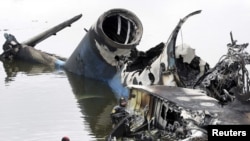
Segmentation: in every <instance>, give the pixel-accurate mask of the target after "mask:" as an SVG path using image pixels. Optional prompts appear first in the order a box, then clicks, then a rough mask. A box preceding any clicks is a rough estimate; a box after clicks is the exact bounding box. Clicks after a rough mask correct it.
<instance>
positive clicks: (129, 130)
mask: <svg viewBox="0 0 250 141" xmlns="http://www.w3.org/2000/svg"><path fill="white" fill-rule="evenodd" d="M194 13H195V12H194ZM194 13H191V14H190V15H194ZM196 14H197V13H196ZM190 15H189V16H190ZM189 16H186V17H185V18H184V19H185V20H186V19H187V17H189ZM185 20H183V19H182V20H180V22H179V23H178V25H177V26H176V28H175V29H174V31H173V33H172V34H171V36H170V38H169V40H168V42H167V43H160V44H159V45H157V46H156V47H154V48H151V49H150V50H148V51H147V52H140V51H138V50H136V49H134V50H132V51H131V55H130V57H128V58H126V59H124V60H125V63H124V64H125V67H124V68H123V70H122V82H123V84H125V85H127V86H128V88H129V89H130V96H129V98H128V101H129V102H128V107H127V111H126V114H124V118H123V119H122V120H120V122H119V123H118V124H116V126H115V127H114V129H113V130H112V132H111V133H110V134H109V136H108V137H107V140H117V139H121V138H122V139H125V140H126V139H127V140H157V139H161V140H164V139H166V140H185V141H189V140H207V130H206V129H207V126H208V125H216V124H222V125H223V124H250V119H249V117H248V116H247V115H248V114H249V112H250V108H249V106H250V105H249V104H250V103H249V98H250V92H249V85H250V80H249V74H248V69H247V68H246V65H247V64H249V62H250V60H249V59H250V57H249V54H248V52H246V50H245V49H246V48H247V46H248V43H245V44H236V40H234V39H233V35H232V33H230V37H231V43H229V44H228V45H227V48H228V52H227V54H225V55H223V56H222V57H221V58H220V60H219V62H218V63H217V64H216V65H215V66H214V67H213V68H210V66H209V64H208V63H206V62H205V61H203V60H202V59H201V58H200V57H199V56H196V55H195V53H194V51H193V49H192V48H190V47H189V46H187V45H180V46H176V45H175V41H176V36H177V34H178V31H179V29H180V27H181V25H182V24H183V23H184V22H185ZM180 48H181V49H182V50H187V51H186V52H184V51H183V52H182V51H181V49H180ZM164 55H165V56H164ZM159 58H164V59H166V60H165V61H162V60H161V59H159ZM156 64H157V65H156ZM236 107H237V108H236ZM240 107H242V109H241V108H240ZM243 107H244V108H243ZM239 109H241V110H239ZM125 115H127V116H125ZM112 116H113V118H115V115H112Z"/></svg>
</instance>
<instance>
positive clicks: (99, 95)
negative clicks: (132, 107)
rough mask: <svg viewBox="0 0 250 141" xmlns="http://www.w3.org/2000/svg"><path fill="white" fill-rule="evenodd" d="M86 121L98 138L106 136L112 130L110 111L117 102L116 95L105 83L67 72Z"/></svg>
mask: <svg viewBox="0 0 250 141" xmlns="http://www.w3.org/2000/svg"><path fill="white" fill-rule="evenodd" d="M66 74H67V76H68V80H69V82H70V84H71V87H72V91H73V93H74V94H75V96H76V98H77V101H78V103H79V106H80V108H81V112H82V114H83V115H84V117H83V118H84V119H85V121H87V122H88V123H89V126H90V130H91V132H92V133H93V134H94V135H95V136H96V137H97V138H104V137H105V136H106V135H108V133H109V131H111V128H112V126H111V120H110V112H111V110H112V108H113V106H114V105H116V104H117V100H116V98H115V95H114V94H113V92H112V91H111V89H110V88H109V86H107V85H106V84H105V83H102V82H100V81H97V80H93V79H88V78H83V77H79V75H75V74H72V73H66Z"/></svg>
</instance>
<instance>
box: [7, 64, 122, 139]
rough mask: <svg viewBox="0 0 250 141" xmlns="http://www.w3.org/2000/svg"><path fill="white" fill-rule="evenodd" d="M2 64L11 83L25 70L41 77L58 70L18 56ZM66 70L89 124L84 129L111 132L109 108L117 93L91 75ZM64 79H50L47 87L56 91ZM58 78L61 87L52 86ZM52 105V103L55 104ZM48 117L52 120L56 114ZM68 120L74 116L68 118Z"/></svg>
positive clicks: (92, 133)
mask: <svg viewBox="0 0 250 141" xmlns="http://www.w3.org/2000/svg"><path fill="white" fill-rule="evenodd" d="M3 66H4V70H5V73H6V75H7V76H6V78H5V83H10V82H11V81H14V80H15V77H17V76H18V75H20V73H24V74H25V75H28V76H34V75H41V77H42V78H43V79H44V77H43V76H44V75H42V74H44V73H53V72H55V71H58V70H56V69H55V68H53V67H49V66H46V65H40V64H31V63H27V62H24V61H17V60H15V61H3ZM62 72H64V71H62ZM65 73H66V77H67V78H68V82H69V85H70V86H71V87H69V88H71V89H72V93H73V94H74V95H75V98H76V100H77V105H78V106H79V108H80V110H81V113H82V117H81V118H82V121H83V122H84V123H83V124H84V125H87V126H88V127H87V129H82V130H84V131H85V132H88V134H89V135H90V136H94V137H96V138H97V139H102V140H103V139H104V138H105V136H107V135H108V134H109V132H110V131H111V128H112V126H111V119H110V112H111V111H112V108H113V107H114V105H116V104H117V99H116V97H115V94H114V93H113V92H112V90H111V89H110V87H109V86H108V85H107V84H105V83H103V82H100V81H97V80H92V79H88V78H83V77H82V76H79V75H75V74H71V73H69V72H65ZM63 75H64V73H63ZM32 78H33V77H30V78H29V80H30V81H34V80H32ZM39 78H40V77H39ZM62 78H65V77H62ZM62 81H63V80H62V79H61V80H60V82H57V80H51V84H48V85H47V86H46V88H47V89H48V90H47V91H48V93H54V92H55V89H57V88H60V87H61V86H60V85H61V83H62ZM66 81H67V80H66ZM55 82H57V83H58V84H57V85H59V86H58V87H53V86H55ZM29 84H30V83H29ZM31 87H33V86H32V85H29V86H28V89H29V88H31ZM63 89H64V90H67V88H63ZM69 91H70V90H69ZM30 93H33V92H32V91H30ZM36 94H37V93H36ZM53 95H54V94H53ZM37 96H38V95H37ZM39 96H45V94H41V95H39ZM38 98H39V97H38ZM47 98H48V99H50V98H51V97H49V96H48V97H47ZM28 101H29V100H28V99H27V102H28ZM56 103H57V102H55V103H54V104H56ZM69 104H70V103H69ZM65 105H67V104H65ZM36 106H39V105H34V108H39V107H36ZM51 106H52V107H53V104H52V105H51ZM62 107H63V105H62ZM52 110H57V109H53V108H52ZM74 110H75V109H72V111H74ZM66 114H67V113H66ZM41 118H42V117H41ZM48 118H49V117H48ZM79 118H80V117H79ZM81 118H80V119H81ZM49 119H51V120H53V117H51V118H49ZM68 120H71V119H68ZM72 120H74V118H73V117H72ZM41 122H43V121H41ZM65 126H66V125H65ZM38 128H40V127H38ZM38 130H39V129H38ZM41 130H42V129H41ZM86 130H87V131H86ZM50 134H51V133H50Z"/></svg>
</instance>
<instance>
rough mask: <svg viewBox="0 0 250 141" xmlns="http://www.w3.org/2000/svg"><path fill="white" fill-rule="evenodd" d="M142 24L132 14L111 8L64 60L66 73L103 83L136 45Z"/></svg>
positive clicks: (112, 75)
mask: <svg viewBox="0 0 250 141" xmlns="http://www.w3.org/2000/svg"><path fill="white" fill-rule="evenodd" d="M142 32H143V29H142V24H141V22H140V20H139V19H138V18H137V17H136V15H134V14H133V13H132V12H130V11H127V10H125V9H112V10H109V11H107V12H105V13H104V14H103V15H101V16H100V17H99V18H98V20H97V22H96V23H95V24H94V25H93V26H92V27H91V28H90V29H89V30H88V32H87V33H86V35H85V36H84V38H83V39H82V41H81V42H80V44H79V45H78V47H77V48H76V49H75V51H74V52H73V53H72V55H71V56H70V57H69V59H68V60H67V61H66V64H65V69H66V70H67V71H70V72H73V73H76V74H78V75H83V76H85V77H89V78H94V79H98V80H102V81H107V80H109V79H112V78H113V77H114V75H115V74H116V73H117V66H118V67H119V64H118V63H119V60H120V59H122V58H121V57H122V56H128V55H129V54H130V50H131V49H133V48H135V46H136V45H138V44H139V41H140V39H141V36H142Z"/></svg>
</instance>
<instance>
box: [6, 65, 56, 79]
mask: <svg viewBox="0 0 250 141" xmlns="http://www.w3.org/2000/svg"><path fill="white" fill-rule="evenodd" d="M3 67H4V70H5V73H6V75H7V77H6V78H5V83H8V82H10V81H13V80H14V77H16V75H17V74H18V73H20V72H24V73H25V74H27V75H38V74H41V73H50V72H53V71H55V68H54V67H50V66H47V65H43V64H33V63H30V62H26V61H22V60H14V61H3Z"/></svg>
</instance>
